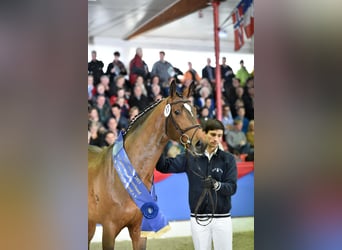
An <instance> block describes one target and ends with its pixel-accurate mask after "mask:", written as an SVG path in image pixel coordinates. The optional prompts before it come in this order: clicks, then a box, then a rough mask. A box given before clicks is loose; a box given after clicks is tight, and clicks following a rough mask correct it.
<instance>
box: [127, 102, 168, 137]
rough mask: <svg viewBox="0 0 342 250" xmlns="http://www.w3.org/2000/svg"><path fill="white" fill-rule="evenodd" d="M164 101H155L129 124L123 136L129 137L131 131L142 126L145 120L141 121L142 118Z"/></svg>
mask: <svg viewBox="0 0 342 250" xmlns="http://www.w3.org/2000/svg"><path fill="white" fill-rule="evenodd" d="M162 100H163V99H159V100H157V101H155V102H154V103H152V104H151V105H149V106H147V107H146V108H145V109H144V110H143V111H142V112H140V113H139V114H137V115H136V116H135V117H134V118H133V119H132V121H131V122H130V123H129V125H128V128H127V129H126V130H125V132H124V133H123V136H124V137H125V136H126V135H128V133H129V132H130V131H131V130H134V129H135V128H136V127H137V126H139V125H141V123H142V122H143V121H144V119H140V118H141V117H143V116H145V114H147V113H149V112H150V111H152V110H153V109H154V108H155V107H156V106H157V105H158V104H159V103H160V102H161V101H162Z"/></svg>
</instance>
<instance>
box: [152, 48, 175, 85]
mask: <svg viewBox="0 0 342 250" xmlns="http://www.w3.org/2000/svg"><path fill="white" fill-rule="evenodd" d="M175 74H176V72H175V70H174V69H173V66H172V65H171V63H169V62H168V61H166V60H165V52H164V51H160V52H159V61H157V62H155V63H154V64H153V67H152V71H151V77H153V76H155V75H157V76H159V80H160V82H161V83H162V84H164V83H167V85H168V82H169V79H170V78H171V77H174V76H175Z"/></svg>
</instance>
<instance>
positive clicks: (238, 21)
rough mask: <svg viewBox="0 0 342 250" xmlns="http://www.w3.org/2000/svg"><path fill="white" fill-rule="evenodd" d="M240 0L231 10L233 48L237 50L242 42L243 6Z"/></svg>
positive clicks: (243, 42)
mask: <svg viewBox="0 0 342 250" xmlns="http://www.w3.org/2000/svg"><path fill="white" fill-rule="evenodd" d="M242 2H243V1H241V2H240V3H239V5H238V6H236V8H235V9H234V10H233V14H232V18H233V25H234V44H235V45H234V50H235V51H237V50H239V49H240V48H241V47H242V46H243V45H244V44H245V41H244V36H243V6H242Z"/></svg>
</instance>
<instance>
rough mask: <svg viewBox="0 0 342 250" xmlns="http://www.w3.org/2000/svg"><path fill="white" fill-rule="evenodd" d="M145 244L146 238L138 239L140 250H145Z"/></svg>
mask: <svg viewBox="0 0 342 250" xmlns="http://www.w3.org/2000/svg"><path fill="white" fill-rule="evenodd" d="M146 243H147V238H146V237H140V238H139V249H140V250H146Z"/></svg>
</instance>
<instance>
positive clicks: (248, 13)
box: [243, 0, 254, 38]
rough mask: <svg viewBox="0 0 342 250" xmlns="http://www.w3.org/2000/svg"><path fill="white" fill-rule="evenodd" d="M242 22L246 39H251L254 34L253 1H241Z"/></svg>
mask: <svg viewBox="0 0 342 250" xmlns="http://www.w3.org/2000/svg"><path fill="white" fill-rule="evenodd" d="M243 2H244V3H243V22H244V26H245V32H246V37H247V38H251V37H252V36H253V34H254V1H253V0H243Z"/></svg>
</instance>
